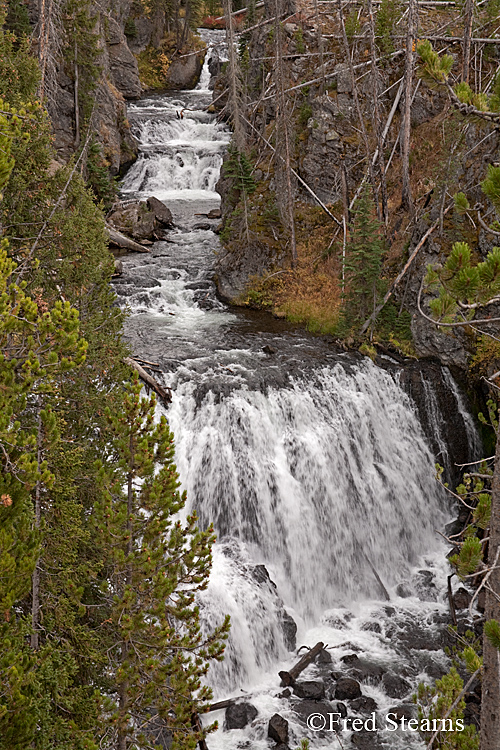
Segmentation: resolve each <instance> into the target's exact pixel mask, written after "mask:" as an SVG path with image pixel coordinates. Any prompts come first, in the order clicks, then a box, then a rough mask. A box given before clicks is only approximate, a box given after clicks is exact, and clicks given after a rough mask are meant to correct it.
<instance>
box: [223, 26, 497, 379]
mask: <svg viewBox="0 0 500 750" xmlns="http://www.w3.org/2000/svg"><path fill="white" fill-rule="evenodd" d="M268 15H269V17H271V16H272V13H271V12H269V13H268ZM323 16H326V20H323V21H322V22H321V23H322V31H323V46H324V59H325V64H324V69H322V68H321V67H320V66H318V61H319V51H318V37H317V28H316V27H314V24H313V23H312V21H311V17H309V18H308V19H307V20H304V17H303V16H300V14H296V15H294V16H292V17H291V18H289V19H287V20H286V22H285V23H284V32H285V39H284V50H283V51H284V64H285V69H286V88H287V108H288V109H289V112H290V119H291V121H292V131H293V140H294V149H293V150H294V153H293V159H292V166H293V167H294V168H295V170H296V172H297V174H298V175H299V176H300V178H302V179H303V180H304V181H305V182H306V183H307V185H308V186H309V187H310V188H311V189H312V191H313V192H314V193H315V194H316V196H317V198H319V199H320V200H321V201H323V202H324V203H326V204H328V206H329V207H330V209H331V211H332V212H333V213H334V214H335V216H336V217H337V218H338V219H339V220H341V219H342V213H343V201H344V200H347V201H348V202H350V203H351V205H352V200H353V198H354V197H355V195H356V193H357V191H358V190H359V186H360V185H361V183H362V181H363V179H366V178H367V173H368V170H367V157H366V148H365V142H364V140H363V137H362V129H361V124H360V121H359V113H358V109H357V105H356V99H355V93H356V94H357V99H358V103H359V108H360V110H361V113H362V118H363V120H364V126H365V128H366V131H367V138H368V140H369V143H370V148H371V149H372V151H371V154H370V159H371V157H372V154H373V152H374V151H375V147H376V140H375V138H374V135H373V134H374V132H375V122H374V104H373V102H374V96H373V95H374V91H375V89H377V92H378V104H379V110H380V123H381V128H384V130H385V131H386V138H385V143H384V156H385V164H386V165H388V166H387V167H386V169H387V172H386V175H387V192H388V209H389V215H388V222H387V229H386V231H385V234H386V237H387V250H386V254H385V261H384V276H385V277H386V279H387V283H388V284H390V283H391V281H392V280H393V279H394V278H395V276H396V275H397V273H398V272H399V270H400V269H401V268H402V266H403V265H404V263H405V261H406V260H407V258H408V257H409V255H410V254H411V252H412V250H413V249H414V248H415V247H416V246H417V244H418V243H419V242H420V240H421V238H422V237H423V235H424V234H425V233H426V231H427V230H428V229H429V228H430V227H431V226H432V225H433V224H434V223H435V222H436V220H437V222H438V226H437V228H436V229H435V230H433V232H432V234H431V235H430V237H429V240H428V241H427V242H426V243H425V244H424V245H423V247H422V249H421V250H420V251H419V253H418V255H417V257H416V259H415V261H414V262H413V264H412V265H411V266H410V270H409V272H408V273H407V274H405V277H404V279H403V281H402V282H401V284H400V285H399V286H398V287H397V289H396V291H395V294H394V299H395V300H396V301H397V306H398V307H401V308H404V309H406V310H407V311H408V313H409V314H410V316H411V321H412V322H411V328H412V334H413V342H414V347H415V351H416V353H417V354H418V355H421V356H435V357H438V358H439V359H440V360H441V361H442V362H443V363H445V364H447V365H452V366H457V367H460V368H462V369H463V368H465V367H466V365H467V361H468V356H469V346H468V338H469V337H468V335H467V334H466V333H465V332H463V331H461V332H458V333H454V334H453V335H446V334H443V333H442V332H440V331H439V330H437V329H436V327H435V326H434V325H433V324H432V323H430V322H428V321H426V320H425V319H424V318H423V317H422V316H421V315H420V314H419V313H418V311H417V296H418V291H419V289H420V283H421V280H422V276H423V274H424V272H425V269H426V267H427V264H429V263H432V264H434V263H442V262H443V260H444V258H445V257H446V254H447V253H448V252H449V249H450V247H451V244H452V243H453V242H454V241H457V240H460V239H466V240H467V241H468V242H469V243H470V245H471V247H472V249H473V251H474V253H475V254H476V255H477V257H478V258H479V257H484V256H485V255H486V253H487V252H488V251H489V250H491V247H492V246H493V244H494V241H493V240H494V237H493V236H492V235H491V234H487V233H485V232H484V231H483V230H481V231H479V230H480V227H478V226H473V225H472V224H471V223H470V222H469V221H468V220H467V219H465V220H464V219H460V218H459V217H458V216H457V215H456V214H455V213H454V212H453V210H449V211H448V212H447V214H446V215H445V216H444V219H443V220H442V222H441V225H440V226H439V223H440V222H439V217H440V212H441V211H442V209H443V207H444V206H446V207H448V206H449V204H450V201H451V199H452V196H453V194H454V193H455V192H457V191H459V190H460V191H465V192H466V193H467V196H468V198H469V201H470V204H471V205H474V204H475V203H476V202H477V201H482V202H483V203H484V200H485V196H484V194H482V191H481V187H480V183H481V180H483V179H484V178H485V174H486V168H487V165H488V164H491V163H494V162H496V160H498V153H499V148H500V135H499V132H498V130H495V128H494V127H492V126H491V125H489V124H487V123H485V122H480V121H477V120H473V121H468V120H466V118H463V117H462V116H461V115H459V114H457V112H456V111H455V110H454V109H453V107H452V105H451V104H450V100H449V97H448V94H447V92H446V90H445V89H444V87H443V88H439V87H438V86H429V85H428V83H427V82H426V81H425V80H420V79H419V77H418V76H416V77H415V81H414V92H413V103H412V110H411V112H412V114H411V156H410V165H411V183H412V189H413V193H414V196H415V213H416V215H415V217H414V219H413V218H412V217H410V216H409V215H408V213H407V212H405V211H404V210H403V209H402V207H401V158H400V153H399V146H398V139H399V135H400V129H401V117H402V114H401V111H402V101H403V97H402V96H401V86H402V77H403V73H404V54H403V51H402V50H398V48H397V43H396V42H395V40H393V41H394V45H393V47H392V50H393V51H392V52H391V54H389V55H386V56H385V57H384V58H383V59H382V60H381V61H380V63H379V64H378V72H377V78H378V80H377V81H375V80H374V78H373V75H372V72H371V64H370V50H369V44H368V41H367V36H366V24H365V25H362V24H361V26H360V27H358V28H356V29H355V31H356V32H357V37H356V38H355V39H354V40H353V39H351V50H352V56H353V64H354V66H355V77H356V92H354V91H353V81H352V76H351V73H350V70H349V68H348V66H347V65H346V63H345V53H344V48H343V46H342V42H341V37H340V34H339V27H338V23H337V21H336V18H334V17H333V15H332V16H330V15H329V14H328V13H324V14H323ZM263 21H265V17H264V19H263ZM425 23H429V21H425V22H424V24H425ZM273 28H274V27H273V25H272V24H266V23H262V24H261V26H260V27H259V28H257V29H256V30H255V31H253V32H252V33H251V38H250V41H249V45H248V51H249V63H248V72H246V73H245V74H244V79H245V81H246V85H247V100H249V101H251V102H252V107H251V108H250V110H249V111H250V112H251V113H252V115H251V117H250V119H251V122H252V126H253V128H255V130H253V129H251V128H249V129H248V133H247V135H248V137H249V139H250V141H251V142H252V145H253V148H254V152H256V153H258V159H257V162H258V163H257V164H256V165H255V167H256V168H255V169H254V172H253V176H254V179H255V180H256V183H257V190H256V192H255V193H254V195H253V196H249V197H248V211H249V212H250V214H251V216H252V221H251V223H250V224H251V231H250V239H249V241H246V240H245V237H244V231H243V226H242V218H241V216H242V213H243V212H242V206H241V203H242V199H241V192H239V191H237V190H235V189H234V184H232V183H231V180H228V178H227V177H224V176H223V178H222V179H221V182H220V183H219V191H220V192H221V195H222V202H223V217H224V224H223V231H222V238H223V241H224V250H223V252H221V254H220V256H219V260H218V268H217V278H218V286H219V291H220V293H221V295H222V296H223V297H224V298H226V299H230V300H231V301H233V302H237V303H238V302H239V303H241V302H245V303H248V300H249V296H248V294H249V292H250V298H251V299H252V300H253V301H254V302H255V300H256V299H257V297H258V298H259V299H261V298H265V299H266V305H267V306H268V307H269V308H270V309H273V310H274V311H275V312H276V311H277V312H278V314H281V313H282V311H283V310H288V309H289V308H290V307H291V305H290V304H288V305H287V304H284V303H283V294H284V293H283V291H282V290H281V291H280V290H278V292H276V291H275V289H276V285H275V286H274V287H273V284H274V282H269V283H267V282H266V281H265V279H266V278H267V276H268V275H270V274H272V275H273V276H274V275H275V274H278V273H279V274H282V276H281V280H282V281H281V286H282V287H283V285H284V286H285V287H286V286H287V285H288V287H289V288H290V289H292V290H294V291H293V293H295V291H296V289H297V284H295V282H293V283H291V282H290V283H289V280H290V279H291V278H292V277H294V278H295V279H296V278H297V276H298V274H299V273H303V272H304V267H305V265H306V264H307V263H308V262H309V256H308V252H309V251H308V249H307V248H308V247H310V246H311V244H312V234H311V233H310V232H307V231H306V232H305V235H306V236H305V237H304V238H303V239H301V236H300V216H301V214H303V213H304V210H303V208H302V205H303V204H308V205H311V206H312V205H314V204H315V203H316V205H317V202H316V201H315V200H314V199H313V198H312V196H311V193H310V192H307V191H306V190H305V189H304V188H303V185H302V184H301V183H300V182H298V181H297V180H295V190H296V201H297V203H296V211H295V215H296V223H297V226H298V229H297V232H298V235H299V260H298V265H299V270H298V271H292V270H290V256H289V253H288V252H287V250H286V246H287V239H286V233H285V232H283V231H282V227H280V226H279V220H276V216H275V217H274V218H269V219H268V220H264V219H263V218H262V217H263V216H266V215H267V216H268V217H271V214H272V211H271V210H270V209H269V206H271V204H272V207H274V211H275V214H276V206H277V203H279V195H277V190H278V188H277V183H276V181H275V165H274V162H273V155H272V153H271V150H270V149H269V148H266V147H265V145H264V141H263V139H262V137H261V136H264V137H265V138H266V139H268V140H271V141H272V142H273V143H274V142H275V141H274V138H275V132H276V126H277V123H276V108H275V99H276V97H275V96H274V92H275V86H276V81H275V78H274V73H273V68H274V67H275V62H273V61H274V60H275V57H274V55H275V49H274V44H273ZM419 33H422V34H424V33H425V32H424V30H421V31H420V32H419ZM363 35H364V38H363ZM400 46H402V44H401V43H400ZM459 51H460V45H459V44H458V45H456V46H454V47H453V49H452V52H453V57H454V60H455V62H459ZM488 55H489V57H488V60H489V65H491V66H492V71H493V72H494V68H495V67H496V66H497V65H498V61H499V59H500V46H499V45H495V46H493V45H492V46H491V47H489V48H488ZM488 71H489V67H488ZM483 75H486V73H485V72H483ZM223 88H224V86H223V83H222V82H221V81H220V80H219V82H218V84H217V86H216V93H217V95H219V94H220V92H222V90H223ZM393 109H394V113H393V116H392V118H391V115H390V113H391V111H392V110H393ZM256 133H259V134H260V135H256ZM391 154H392V156H391ZM374 171H375V181H376V182H377V184H378V182H379V172H378V167H377V168H376V169H375V170H374ZM344 176H345V188H343V177H344ZM344 191H345V195H344ZM259 201H260V207H259ZM254 208H255V210H256V213H255V217H257V216H258V217H260V219H257V218H256V219H255V221H254V214H253V213H252V211H253V209H254ZM263 209H264V210H263ZM297 219H298V220H297ZM259 221H260V224H259ZM336 231H337V230H336V227H335V224H334V223H333V224H332V222H331V221H330V220H328V219H326V221H325V223H324V224H323V225H322V227H321V230H318V233H317V234H318V241H317V242H316V249H315V252H314V254H312V253H310V255H311V263H310V265H311V268H310V275H313V274H316V275H317V274H318V269H319V270H320V271H323V269H324V270H325V273H330V274H331V276H332V278H333V277H336V278H337V279H338V277H339V264H340V262H341V259H340V255H339V254H341V252H342V250H341V245H342V243H341V234H340V235H339V232H338V231H337V234H335V233H336ZM321 233H322V234H323V238H324V239H323V248H322V249H321V242H320V234H321ZM336 238H337V239H336ZM339 238H340V241H339ZM301 242H302V243H303V245H302V246H301ZM301 253H302V254H301ZM322 253H323V254H322ZM325 253H326V255H325ZM327 256H328V257H327ZM325 258H326V260H325ZM313 261H314V263H313ZM322 261H325V266H322ZM327 263H328V264H329V269H328V268H327V267H326V264H327ZM313 266H314V267H313ZM266 284H267V285H266ZM255 289H257V292H255ZM302 289H304V285H303V287H302ZM304 294H305V295H307V292H305V291H304ZM338 297H339V298H340V291H339V294H338ZM338 304H340V302H339V299H332V310H333V308H334V307H335V305H338ZM426 304H427V300H426V297H425V294H424V296H423V307H424V309H426ZM302 319H303V320H304V322H306V323H308V320H307V316H306V315H305V314H304V315H303V316H302ZM320 330H321V329H320Z"/></svg>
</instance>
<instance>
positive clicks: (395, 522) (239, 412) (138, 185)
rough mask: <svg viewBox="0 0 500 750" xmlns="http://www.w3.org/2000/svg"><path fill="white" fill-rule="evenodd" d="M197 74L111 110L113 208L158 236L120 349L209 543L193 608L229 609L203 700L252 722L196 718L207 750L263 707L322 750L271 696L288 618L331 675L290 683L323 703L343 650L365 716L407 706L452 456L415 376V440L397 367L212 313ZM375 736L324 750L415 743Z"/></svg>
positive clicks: (439, 565) (260, 738)
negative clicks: (443, 466) (127, 348)
mask: <svg viewBox="0 0 500 750" xmlns="http://www.w3.org/2000/svg"><path fill="white" fill-rule="evenodd" d="M207 38H208V39H209V41H212V42H213V41H214V39H217V34H214V33H211V34H209V35H208V37H207ZM208 56H209V55H207V58H208ZM208 80H209V74H208V70H207V67H206V66H205V68H204V72H203V74H202V79H201V81H200V84H199V85H198V88H197V89H196V90H193V91H189V92H187V91H183V92H179V93H176V94H169V95H165V96H154V97H150V98H146V99H143V100H141V101H139V102H137V103H134V104H131V105H130V107H129V118H130V121H131V124H132V127H133V130H134V133H135V134H136V135H137V137H138V138H139V139H140V143H141V148H140V154H139V158H138V160H137V162H136V163H135V164H134V166H133V167H132V168H131V169H130V170H129V172H128V173H127V175H126V176H125V178H124V180H123V184H122V197H123V198H125V199H126V198H141V199H145V198H148V197H149V196H151V195H155V196H156V197H157V198H159V199H160V200H162V201H164V202H165V203H166V204H167V205H168V207H169V208H170V210H171V211H172V213H173V216H174V220H175V224H176V228H175V229H174V230H172V231H170V232H169V233H168V235H167V237H166V239H165V240H164V241H159V242H155V244H154V246H153V247H152V250H151V253H150V254H147V255H128V256H125V257H124V258H123V265H124V273H123V275H122V276H121V277H120V278H119V279H117V280H116V283H115V289H116V291H117V293H118V294H119V296H120V299H121V300H122V301H123V303H124V304H127V305H128V306H129V309H130V312H131V315H130V317H129V318H128V320H127V322H126V326H125V334H126V337H127V339H128V340H129V341H130V342H131V345H132V348H133V351H134V353H135V354H136V355H138V356H141V357H144V358H145V359H147V360H149V361H155V362H158V363H159V366H160V369H161V372H162V375H161V377H163V379H164V382H165V383H166V384H167V385H169V386H171V387H172V389H173V400H172V404H171V407H170V408H169V409H168V419H169V421H170V424H171V426H172V429H173V431H174V434H175V440H176V460H177V467H178V470H179V473H180V477H181V481H182V485H183V488H185V489H186V490H187V493H188V504H189V508H196V509H197V511H198V513H199V516H200V522H201V524H202V525H206V524H208V523H209V522H211V521H212V522H213V523H214V525H215V529H216V532H217V536H218V541H217V543H216V545H215V551H214V567H213V572H212V577H211V582H210V585H209V588H208V590H207V592H206V593H205V594H204V596H203V599H202V602H201V612H202V617H203V619H204V621H205V622H206V623H208V624H209V623H214V622H217V621H220V618H221V617H222V616H223V614H225V613H229V614H230V615H231V618H232V634H231V638H230V642H229V645H228V649H227V657H226V659H225V661H224V662H223V663H222V664H217V665H215V667H213V668H211V671H210V674H209V681H210V683H211V684H212V685H213V687H214V693H215V697H216V698H217V699H220V698H225V697H232V696H244V695H248V696H250V697H249V698H248V701H249V702H250V703H252V705H254V706H255V708H256V709H257V711H258V714H257V717H256V718H254V720H253V721H252V723H251V724H250V725H249V726H247V727H246V728H241V729H234V730H232V731H224V730H223V729H222V724H223V721H224V713H223V712H222V711H220V712H216V713H215V714H213V717H214V718H217V719H218V720H219V722H220V724H221V728H220V729H219V730H218V732H217V733H216V734H215V735H210V736H209V738H208V740H207V741H208V745H209V747H210V750H222V749H223V748H224V749H228V748H240V747H241V748H243V747H250V748H254V749H255V750H260V749H261V748H268V747H269V746H270V745H269V740H268V739H267V724H268V721H269V718H270V716H272V715H273V714H274V713H279V714H280V715H281V716H283V717H284V718H286V719H287V720H288V722H289V728H290V739H289V745H290V747H292V748H293V747H296V746H297V745H298V744H299V742H300V739H301V738H303V737H309V738H310V740H311V745H312V747H335V746H338V747H340V745H339V743H338V740H337V739H336V738H335V736H334V735H332V734H331V733H328V732H326V733H322V732H315V731H312V730H309V729H307V728H306V727H305V726H304V724H303V723H301V721H300V720H299V716H298V714H297V712H296V710H295V708H296V705H297V703H299V701H298V700H296V701H295V702H294V700H293V699H292V700H288V699H287V698H283V697H280V694H281V690H280V688H279V678H278V676H277V673H278V671H279V670H280V669H283V668H285V669H289V668H290V666H291V665H292V664H293V663H294V661H295V660H296V658H297V657H296V656H295V655H294V654H293V653H292V652H291V651H289V650H288V649H289V648H290V647H292V646H293V623H292V622H291V618H293V620H294V621H295V623H296V624H297V628H298V633H297V646H300V645H302V644H306V645H309V646H312V645H314V643H316V642H317V641H319V640H322V641H323V642H324V643H326V644H328V646H329V649H328V653H329V654H330V655H331V659H332V661H331V663H328V664H327V665H326V666H325V665H313V666H311V667H309V668H308V671H307V672H306V673H304V678H305V679H307V680H314V679H315V678H316V679H317V678H322V679H323V680H324V683H325V685H326V697H327V698H329V697H330V698H331V697H332V695H333V693H334V690H335V679H336V676H335V675H337V677H338V676H339V674H338V673H340V672H342V674H344V675H345V674H351V675H352V674H354V673H353V672H352V669H351V671H349V668H348V665H349V663H350V662H349V659H351V662H352V654H356V655H357V656H358V657H359V659H360V660H363V659H364V660H368V661H369V662H370V664H372V665H375V666H378V667H379V668H380V669H379V673H378V676H377V675H376V674H375V673H373V674H372V675H371V676H367V675H366V674H365V675H364V676H363V674H361V676H360V674H359V671H358V674H357V677H358V679H360V681H361V685H362V691H363V695H364V696H366V697H369V698H372V699H373V700H374V701H375V704H376V706H377V709H378V710H379V711H380V712H381V713H380V715H381V716H382V715H383V713H384V711H387V710H388V709H389V708H390V707H393V706H395V705H399V704H401V703H403V704H405V705H406V704H408V702H409V700H410V696H411V692H412V690H413V688H414V686H415V685H416V684H417V683H418V681H419V680H421V679H423V680H427V681H428V680H429V679H430V678H433V677H436V676H439V675H440V674H442V672H443V670H444V669H445V668H446V666H447V658H446V657H445V655H444V653H443V651H442V650H441V646H442V645H443V635H442V630H443V623H445V622H446V617H447V604H446V598H445V583H446V561H445V554H446V551H447V549H446V547H445V546H444V544H443V543H442V541H440V537H439V535H438V534H437V533H436V529H440V530H441V529H443V527H444V525H445V524H446V522H447V521H449V520H450V517H451V511H450V508H449V506H448V502H447V500H446V498H445V497H444V496H443V494H442V492H441V491H440V489H439V487H438V485H437V483H436V481H435V479H434V473H435V472H434V462H435V456H433V455H432V450H434V452H435V453H437V452H438V451H440V453H441V456H440V458H441V459H443V456H444V457H445V458H446V460H448V461H451V460H452V459H451V457H450V456H451V453H452V448H451V447H450V445H449V439H448V437H447V436H446V435H445V423H446V420H447V418H448V415H447V414H445V413H443V410H442V408H441V410H440V406H439V403H438V399H436V398H435V397H434V394H433V390H432V389H433V385H432V383H431V382H430V381H429V380H426V378H425V373H423V371H422V373H423V374H420V373H419V374H418V377H420V378H423V382H424V385H425V386H426V389H427V391H426V392H427V405H426V407H425V408H428V409H430V410H431V412H430V413H429V415H428V418H427V428H426V432H427V434H426V432H425V431H424V427H425V425H424V426H423V425H422V423H421V421H422V420H421V419H419V410H418V409H417V408H416V405H415V403H414V401H413V400H412V398H411V397H410V395H408V393H407V392H406V391H408V388H406V391H405V389H404V388H403V387H402V381H403V380H404V377H403V376H404V368H403V367H402V366H401V365H398V364H397V363H396V362H392V361H391V360H390V359H387V363H386V365H387V366H386V367H384V368H381V367H377V366H376V365H375V364H373V363H372V362H371V360H370V359H368V358H366V357H361V356H360V355H356V354H346V353H343V352H341V351H339V350H338V349H337V348H336V347H335V346H334V344H333V343H332V341H331V340H329V339H327V338H325V337H314V336H312V335H309V334H307V333H306V332H305V331H303V330H301V329H299V328H296V327H293V326H291V325H288V324H287V323H285V322H283V321H279V320H275V319H274V318H272V316H270V315H268V314H263V313H258V312H255V311H249V310H247V311H245V310H236V309H234V308H230V307H228V306H227V305H225V304H224V303H222V302H221V301H219V300H218V299H217V296H216V290H215V285H214V282H213V274H214V262H215V258H216V254H217V252H219V251H220V246H219V241H218V237H217V235H216V234H215V233H214V231H213V230H214V229H215V227H216V225H217V223H218V220H211V219H208V218H207V217H206V214H208V213H209V211H210V210H212V209H214V208H217V207H218V206H219V203H220V197H219V195H218V194H217V193H216V192H215V185H216V182H217V179H218V176H219V171H220V167H221V164H222V157H223V153H224V151H225V149H226V148H227V145H228V142H229V139H230V133H229V132H228V130H227V128H226V127H225V125H223V124H221V123H218V122H217V121H216V119H215V117H214V116H213V115H210V114H208V113H207V111H206V109H207V106H208V105H209V103H210V100H211V92H210V91H208V89H207V88H206V86H207V85H208ZM181 111H182V119H181V118H180V113H181ZM443 379H444V380H447V382H448V386H449V387H448V390H449V393H450V394H451V395H450V398H451V399H452V403H454V404H455V407H454V408H455V411H456V413H457V414H458V415H459V416H460V418H461V420H462V431H463V433H464V435H465V436H466V438H467V439H468V443H469V453H473V452H474V451H475V450H477V446H478V438H477V435H476V434H475V429H474V426H473V423H472V420H471V419H470V417H469V416H468V414H467V410H466V407H465V406H464V402H463V401H462V397H461V396H460V394H459V391H458V390H457V388H456V386H455V385H454V383H453V382H452V381H451V376H450V375H449V373H447V372H445V373H444V374H443ZM433 398H434V402H435V403H434V402H433V401H432V399H433ZM421 409H422V407H420V412H421ZM421 416H422V415H421V413H420V417H421ZM379 579H380V581H381V582H382V584H383V586H384V587H385V588H386V589H387V590H388V591H389V594H390V598H391V601H390V602H389V603H387V601H385V598H384V596H383V589H382V585H381V583H380V582H379ZM350 655H351V656H350ZM345 657H347V659H345V660H344V661H342V659H343V658H345ZM327 661H328V658H327ZM372 671H373V670H372ZM376 671H377V670H375V672H376ZM382 673H387V674H389V675H390V676H392V677H393V678H395V679H396V683H397V680H398V679H399V683H397V684H399V687H397V686H396V687H394V684H396V683H394V680H393V684H392V687H391V681H390V679H389V678H384V679H382V678H381V674H382ZM328 691H330V693H329V692H328ZM333 705H334V704H333ZM372 706H373V704H369V705H368V708H369V707H372ZM349 708H350V713H352V712H353V711H354V713H353V715H355V716H356V715H360V716H363V710H364V711H365V714H366V713H367V706H365V708H364V709H363V707H362V706H361V707H360V706H359V704H357V705H356V706H355V707H354V708H353V706H352V705H351V706H349ZM333 710H335V709H333ZM365 718H366V717H365ZM376 735H377V737H376V738H375V736H374V735H372V736H370V737H368V739H367V740H366V741H367V742H368V743H369V744H367V745H362V744H360V738H361V739H362V736H361V734H359V735H356V734H355V733H353V734H352V735H350V733H349V732H348V731H347V732H344V733H343V734H342V745H343V747H345V748H347V747H350V746H351V744H350V743H351V741H352V742H354V743H355V744H353V745H352V746H353V747H354V746H356V747H365V746H366V747H367V748H368V747H369V748H370V750H372V748H376V747H378V746H379V745H378V744H377V742H381V743H384V744H383V746H394V747H398V748H404V749H405V750H408V748H413V747H415V748H417V747H423V745H422V743H421V742H420V741H419V740H418V737H417V735H416V733H415V732H405V733H403V732H402V731H401V730H398V731H394V732H391V731H380V732H377V733H376ZM350 737H351V739H349V738H350ZM356 743H357V744H356ZM380 746H382V745H380Z"/></svg>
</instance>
